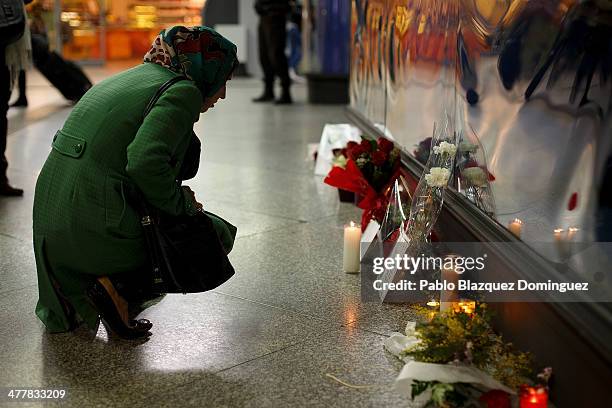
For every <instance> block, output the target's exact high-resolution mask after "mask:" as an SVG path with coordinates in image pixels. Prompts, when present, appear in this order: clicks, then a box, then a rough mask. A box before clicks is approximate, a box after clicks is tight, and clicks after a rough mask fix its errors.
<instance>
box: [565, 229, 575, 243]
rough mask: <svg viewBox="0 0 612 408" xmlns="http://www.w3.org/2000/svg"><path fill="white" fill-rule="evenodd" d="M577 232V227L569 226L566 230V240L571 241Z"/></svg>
mask: <svg viewBox="0 0 612 408" xmlns="http://www.w3.org/2000/svg"><path fill="white" fill-rule="evenodd" d="M577 233H578V228H576V227H570V228H569V229H568V230H567V240H568V241H569V242H571V241H573V240H574V238H575V237H576V234H577Z"/></svg>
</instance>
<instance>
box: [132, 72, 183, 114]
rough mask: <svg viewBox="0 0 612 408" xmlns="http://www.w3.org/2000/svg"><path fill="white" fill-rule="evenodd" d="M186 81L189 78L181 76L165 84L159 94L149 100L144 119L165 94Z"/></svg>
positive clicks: (156, 93)
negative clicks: (172, 87)
mask: <svg viewBox="0 0 612 408" xmlns="http://www.w3.org/2000/svg"><path fill="white" fill-rule="evenodd" d="M184 79H187V77H184V76H182V75H179V76H176V77H174V78H170V79H169V80H167V81H166V82H164V83H163V84H162V86H160V87H159V89H158V90H157V92H155V95H153V97H152V98H151V99H150V100H149V103H148V104H147V107H146V108H145V110H144V114H143V115H142V118H143V119H144V118H145V117H146V116H147V115H148V114H149V112H151V110H152V109H153V107H154V106H155V104H156V103H157V101H158V100H159V98H161V96H162V95H163V94H164V92H166V91H167V90H168V89H169V88H170V87H171V86H172V85H174V84H176V83H177V82H180V81H182V80H184Z"/></svg>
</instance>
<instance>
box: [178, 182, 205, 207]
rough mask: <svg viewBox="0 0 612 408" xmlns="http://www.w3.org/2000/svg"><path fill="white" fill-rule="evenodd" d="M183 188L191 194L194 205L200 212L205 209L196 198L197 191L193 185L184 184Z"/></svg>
mask: <svg viewBox="0 0 612 408" xmlns="http://www.w3.org/2000/svg"><path fill="white" fill-rule="evenodd" d="M183 190H185V191H186V192H187V193H189V195H190V196H191V199H192V200H193V205H194V207H195V208H196V210H198V211H199V212H202V211H204V206H203V205H202V203H200V202H199V201H198V200H197V199H196V196H195V192H194V191H193V190H192V189H191V187H189V186H183Z"/></svg>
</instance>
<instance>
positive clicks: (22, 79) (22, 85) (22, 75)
mask: <svg viewBox="0 0 612 408" xmlns="http://www.w3.org/2000/svg"><path fill="white" fill-rule="evenodd" d="M17 83H18V86H19V99H26V72H25V70H24V69H22V70H21V71H19V79H18V80H17Z"/></svg>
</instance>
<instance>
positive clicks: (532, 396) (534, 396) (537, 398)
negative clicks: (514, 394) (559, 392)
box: [519, 386, 548, 408]
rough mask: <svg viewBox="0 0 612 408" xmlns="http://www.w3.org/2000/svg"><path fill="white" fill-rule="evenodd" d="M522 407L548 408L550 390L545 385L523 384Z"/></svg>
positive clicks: (520, 405)
mask: <svg viewBox="0 0 612 408" xmlns="http://www.w3.org/2000/svg"><path fill="white" fill-rule="evenodd" d="M519 407H520V408H546V407H548V391H546V388H545V387H543V386H537V387H528V386H522V387H521V393H520V404H519Z"/></svg>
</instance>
